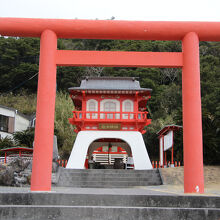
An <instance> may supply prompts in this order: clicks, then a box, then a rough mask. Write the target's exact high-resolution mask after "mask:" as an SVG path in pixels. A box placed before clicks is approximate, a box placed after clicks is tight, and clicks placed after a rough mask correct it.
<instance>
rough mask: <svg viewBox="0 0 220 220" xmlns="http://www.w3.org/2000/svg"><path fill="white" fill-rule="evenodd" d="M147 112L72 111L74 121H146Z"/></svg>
mask: <svg viewBox="0 0 220 220" xmlns="http://www.w3.org/2000/svg"><path fill="white" fill-rule="evenodd" d="M147 114H148V112H95V111H94V112H91V111H86V112H84V111H73V120H75V121H81V120H86V121H131V120H134V121H146V119H147Z"/></svg>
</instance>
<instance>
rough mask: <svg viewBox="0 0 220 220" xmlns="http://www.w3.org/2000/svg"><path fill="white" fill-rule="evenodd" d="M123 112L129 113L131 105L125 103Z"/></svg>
mask: <svg viewBox="0 0 220 220" xmlns="http://www.w3.org/2000/svg"><path fill="white" fill-rule="evenodd" d="M125 112H131V103H130V102H125Z"/></svg>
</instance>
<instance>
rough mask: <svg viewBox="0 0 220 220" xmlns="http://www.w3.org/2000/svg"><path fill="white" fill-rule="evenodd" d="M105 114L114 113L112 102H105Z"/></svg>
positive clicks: (114, 107)
mask: <svg viewBox="0 0 220 220" xmlns="http://www.w3.org/2000/svg"><path fill="white" fill-rule="evenodd" d="M104 109H105V112H116V104H115V103H114V102H106V103H105V104H104Z"/></svg>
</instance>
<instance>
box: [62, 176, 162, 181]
mask: <svg viewBox="0 0 220 220" xmlns="http://www.w3.org/2000/svg"><path fill="white" fill-rule="evenodd" d="M61 178H62V179H63V178H65V180H68V181H78V182H79V181H107V182H108V181H110V182H114V181H115V179H116V178H115V177H108V176H107V177H103V176H98V177H93V176H85V177H77V176H61ZM152 178H153V177H148V178H146V177H138V178H133V177H117V181H122V182H125V181H127V182H129V181H137V182H144V181H146V182H148V181H151V180H152ZM154 180H156V181H158V180H160V177H154ZM63 181H64V180H63Z"/></svg>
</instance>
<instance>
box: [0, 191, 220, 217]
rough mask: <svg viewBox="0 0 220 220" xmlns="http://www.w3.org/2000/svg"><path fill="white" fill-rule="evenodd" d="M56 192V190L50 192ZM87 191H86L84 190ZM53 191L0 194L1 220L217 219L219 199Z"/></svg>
mask: <svg viewBox="0 0 220 220" xmlns="http://www.w3.org/2000/svg"><path fill="white" fill-rule="evenodd" d="M53 190H56V189H53ZM84 190H87V189H84ZM105 190H107V189H94V191H93V192H90V193H85V192H84V193H82V190H79V191H78V192H76V191H75V192H71V191H69V193H68V192H62V191H60V192H59V190H57V192H53V191H52V192H50V193H40V192H37V193H36V192H35V193H34V192H24V193H21V192H20V193H8V192H5V193H0V219H1V220H21V219H22V220H24V219H28V220H46V219H53V220H70V219H71V220H72V219H73V220H143V219H153V220H158V219H159V220H165V219H166V220H167V219H172V220H176V219H182V220H183V219H184V220H185V219H193V220H219V219H220V197H215V196H209V197H208V196H199V195H196V196H192V195H163V194H162V195H152V194H151V193H149V194H148V195H141V194H138V193H137V192H136V194H124V193H123V192H121V193H118V192H117V193H115V192H114V191H113V192H112V193H111V194H106V193H105Z"/></svg>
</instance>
